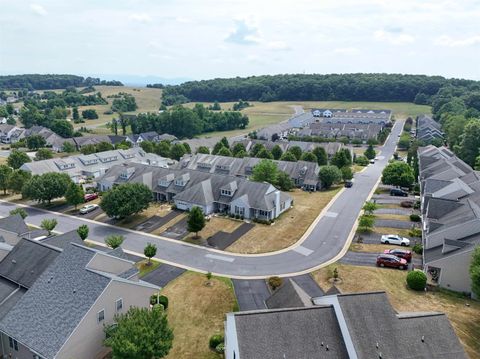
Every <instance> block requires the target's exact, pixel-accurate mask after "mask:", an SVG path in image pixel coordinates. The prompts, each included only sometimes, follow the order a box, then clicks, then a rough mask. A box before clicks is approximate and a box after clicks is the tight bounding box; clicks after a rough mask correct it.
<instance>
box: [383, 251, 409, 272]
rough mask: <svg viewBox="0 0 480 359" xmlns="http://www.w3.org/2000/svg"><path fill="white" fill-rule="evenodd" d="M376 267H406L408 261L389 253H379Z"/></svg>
mask: <svg viewBox="0 0 480 359" xmlns="http://www.w3.org/2000/svg"><path fill="white" fill-rule="evenodd" d="M377 267H391V268H398V269H407V268H408V263H407V261H406V260H405V259H403V258H398V257H397V256H393V255H391V254H380V255H379V256H378V257H377Z"/></svg>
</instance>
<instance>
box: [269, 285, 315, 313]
mask: <svg viewBox="0 0 480 359" xmlns="http://www.w3.org/2000/svg"><path fill="white" fill-rule="evenodd" d="M265 304H266V305H267V308H269V309H280V308H300V307H310V306H312V301H311V298H310V296H309V295H308V294H307V293H305V291H304V290H303V289H302V288H300V286H299V285H298V284H297V283H295V282H294V281H293V280H292V279H291V278H289V279H288V280H287V281H286V282H285V283H284V284H283V285H282V286H281V287H280V288H278V289H277V290H276V291H275V292H274V293H273V294H272V295H271V296H270V297H269V298H268V299H267V300H266V301H265Z"/></svg>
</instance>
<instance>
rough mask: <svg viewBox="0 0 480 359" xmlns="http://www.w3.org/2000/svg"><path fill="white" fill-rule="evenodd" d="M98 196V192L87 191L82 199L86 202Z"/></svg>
mask: <svg viewBox="0 0 480 359" xmlns="http://www.w3.org/2000/svg"><path fill="white" fill-rule="evenodd" d="M97 198H98V193H87V194H86V195H85V196H84V197H83V199H84V200H85V202H88V201H93V200H94V199H97Z"/></svg>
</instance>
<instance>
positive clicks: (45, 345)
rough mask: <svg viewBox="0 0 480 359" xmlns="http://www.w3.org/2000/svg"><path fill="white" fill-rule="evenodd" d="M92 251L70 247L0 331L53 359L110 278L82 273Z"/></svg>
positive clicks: (21, 301) (4, 319)
mask: <svg viewBox="0 0 480 359" xmlns="http://www.w3.org/2000/svg"><path fill="white" fill-rule="evenodd" d="M94 255H95V251H92V250H89V249H87V248H85V247H80V246H75V245H71V246H69V247H68V248H66V249H65V250H64V252H63V253H62V255H60V256H58V258H57V259H56V260H55V262H54V263H53V264H52V265H51V266H50V267H49V268H48V269H47V270H46V271H45V272H44V273H43V274H42V275H41V276H40V277H39V278H38V279H37V281H36V282H35V283H34V285H33V286H32V287H31V288H30V289H29V290H28V291H27V293H25V295H24V296H23V297H22V298H21V299H20V300H19V301H18V302H17V304H16V305H15V306H14V307H13V309H12V310H10V312H9V313H8V314H7V315H6V316H5V317H4V318H3V320H2V321H1V322H0V330H1V331H3V332H4V333H7V334H8V335H9V336H11V337H13V338H15V339H16V340H18V341H19V342H20V343H22V344H23V345H25V346H27V347H28V348H30V349H32V350H33V351H35V352H36V353H38V354H40V355H41V356H42V357H44V358H53V357H54V356H55V355H56V354H57V352H58V351H59V350H60V348H61V347H62V345H63V343H65V341H66V339H67V338H68V336H69V335H70V334H71V333H72V332H73V330H74V329H75V328H76V326H77V325H78V323H79V322H80V321H81V320H82V318H83V317H84V315H85V314H86V313H87V311H88V310H89V309H90V308H91V306H92V305H93V303H94V302H95V301H96V299H97V298H98V296H99V295H100V294H101V293H102V291H103V290H104V289H105V288H106V286H107V285H108V283H110V280H111V279H110V278H108V277H106V276H102V275H100V274H98V273H95V272H93V271H89V270H86V269H85V267H86V265H87V263H88V262H89V261H90V260H91V259H92V257H93V256H94Z"/></svg>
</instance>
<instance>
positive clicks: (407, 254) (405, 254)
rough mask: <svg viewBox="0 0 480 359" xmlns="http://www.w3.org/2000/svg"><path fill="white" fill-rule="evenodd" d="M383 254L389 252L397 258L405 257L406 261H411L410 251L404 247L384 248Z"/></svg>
mask: <svg viewBox="0 0 480 359" xmlns="http://www.w3.org/2000/svg"><path fill="white" fill-rule="evenodd" d="M383 253H384V254H391V255H394V256H397V257H398V258H403V259H405V260H406V261H407V262H408V263H410V262H411V261H412V251H408V250H406V249H385V251H384V252H383Z"/></svg>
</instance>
